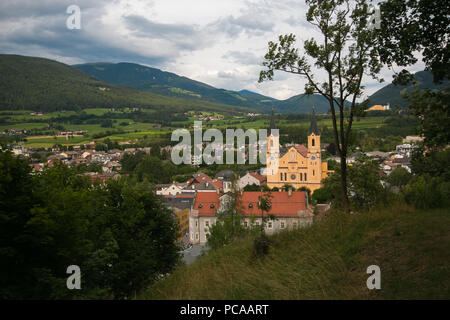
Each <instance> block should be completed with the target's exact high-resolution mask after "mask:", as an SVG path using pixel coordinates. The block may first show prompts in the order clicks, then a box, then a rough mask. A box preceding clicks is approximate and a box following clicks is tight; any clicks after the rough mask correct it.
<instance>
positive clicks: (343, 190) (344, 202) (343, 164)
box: [341, 152, 350, 212]
mask: <svg viewBox="0 0 450 320" xmlns="http://www.w3.org/2000/svg"><path fill="white" fill-rule="evenodd" d="M341 194H342V207H343V209H344V211H345V212H350V201H349V200H348V194H347V157H346V155H345V154H344V153H343V152H342V153H341Z"/></svg>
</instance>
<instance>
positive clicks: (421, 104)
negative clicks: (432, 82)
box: [409, 89, 450, 149]
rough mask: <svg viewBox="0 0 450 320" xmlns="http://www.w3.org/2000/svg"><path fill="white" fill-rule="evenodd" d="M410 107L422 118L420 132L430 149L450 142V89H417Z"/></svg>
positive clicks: (411, 98)
mask: <svg viewBox="0 0 450 320" xmlns="http://www.w3.org/2000/svg"><path fill="white" fill-rule="evenodd" d="M410 100H411V104H410V106H409V109H410V110H411V112H412V113H413V114H414V115H415V116H417V117H418V118H419V119H420V126H419V127H420V129H419V130H420V133H421V134H422V135H423V136H424V138H425V139H424V144H425V145H426V146H427V147H428V148H429V149H437V148H441V147H445V146H446V145H448V144H449V143H450V130H449V128H450V109H449V107H450V90H443V91H433V90H430V89H426V90H423V91H422V92H420V91H415V92H413V94H412V97H410Z"/></svg>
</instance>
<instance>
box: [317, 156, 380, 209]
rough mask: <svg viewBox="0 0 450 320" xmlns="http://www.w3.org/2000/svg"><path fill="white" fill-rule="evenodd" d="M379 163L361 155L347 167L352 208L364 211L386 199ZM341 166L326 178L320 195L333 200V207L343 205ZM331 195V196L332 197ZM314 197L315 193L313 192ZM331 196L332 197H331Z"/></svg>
mask: <svg viewBox="0 0 450 320" xmlns="http://www.w3.org/2000/svg"><path fill="white" fill-rule="evenodd" d="M378 169H379V168H378V163H377V162H376V161H373V160H371V159H369V158H367V157H365V156H360V157H358V158H357V159H356V162H355V163H354V164H353V165H352V166H350V167H348V168H347V172H348V197H349V199H350V204H351V208H352V209H353V210H355V211H364V210H370V209H373V208H375V207H376V206H378V205H380V204H383V203H384V201H386V197H387V192H386V191H385V189H384V188H383V186H382V185H381V182H380V176H379V175H378ZM340 171H341V170H340V168H337V169H336V172H335V173H333V174H331V175H330V176H328V178H326V179H325V180H324V186H323V187H322V188H321V189H323V190H321V191H320V192H319V194H318V196H319V197H320V196H324V198H325V199H326V200H332V205H333V207H336V208H340V207H341V203H342V201H341V199H340V197H341V192H340V185H339V184H340ZM330 196H331V197H330ZM313 197H314V194H313ZM330 198H331V199H330Z"/></svg>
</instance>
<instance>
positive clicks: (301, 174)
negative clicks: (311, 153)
mask: <svg viewBox="0 0 450 320" xmlns="http://www.w3.org/2000/svg"><path fill="white" fill-rule="evenodd" d="M302 180H303V173H301V172H300V181H302Z"/></svg>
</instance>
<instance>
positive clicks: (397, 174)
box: [386, 167, 412, 188]
mask: <svg viewBox="0 0 450 320" xmlns="http://www.w3.org/2000/svg"><path fill="white" fill-rule="evenodd" d="M411 177H412V176H411V173H409V172H408V170H406V169H405V168H403V167H398V168H395V169H394V170H392V172H391V173H390V174H389V175H388V176H387V178H386V181H387V182H388V183H389V184H390V185H391V186H395V187H399V188H403V187H404V186H406V185H407V184H408V182H409V181H410V180H411Z"/></svg>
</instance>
